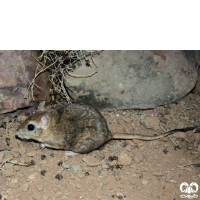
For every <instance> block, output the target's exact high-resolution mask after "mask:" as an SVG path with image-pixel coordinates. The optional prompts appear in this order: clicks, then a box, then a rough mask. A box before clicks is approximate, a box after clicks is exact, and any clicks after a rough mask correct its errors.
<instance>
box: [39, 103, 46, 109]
mask: <svg viewBox="0 0 200 200" xmlns="http://www.w3.org/2000/svg"><path fill="white" fill-rule="evenodd" d="M44 105H45V101H42V102H40V104H39V106H38V110H44Z"/></svg>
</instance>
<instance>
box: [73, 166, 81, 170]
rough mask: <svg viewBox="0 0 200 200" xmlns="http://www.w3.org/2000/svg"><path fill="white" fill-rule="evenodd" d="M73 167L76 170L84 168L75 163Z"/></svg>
mask: <svg viewBox="0 0 200 200" xmlns="http://www.w3.org/2000/svg"><path fill="white" fill-rule="evenodd" d="M72 169H73V170H74V171H81V170H82V169H81V167H80V166H79V165H74V166H72Z"/></svg>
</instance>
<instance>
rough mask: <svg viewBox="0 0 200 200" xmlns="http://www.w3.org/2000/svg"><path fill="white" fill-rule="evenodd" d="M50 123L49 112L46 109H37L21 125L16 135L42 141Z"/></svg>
mask: <svg viewBox="0 0 200 200" xmlns="http://www.w3.org/2000/svg"><path fill="white" fill-rule="evenodd" d="M48 125H49V114H48V113H47V112H46V111H37V112H36V113H34V114H33V115H32V116H31V117H29V118H28V119H26V120H25V121H24V122H23V123H22V124H21V125H20V126H19V128H18V129H17V131H16V133H15V135H16V136H17V137H19V138H21V139H34V140H37V141H39V142H42V140H43V139H42V138H43V134H45V130H47V129H48Z"/></svg>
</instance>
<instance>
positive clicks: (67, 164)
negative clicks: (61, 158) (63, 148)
mask: <svg viewBox="0 0 200 200" xmlns="http://www.w3.org/2000/svg"><path fill="white" fill-rule="evenodd" d="M62 167H63V168H64V169H70V168H71V165H70V164H69V163H68V162H67V161H65V162H63V163H62Z"/></svg>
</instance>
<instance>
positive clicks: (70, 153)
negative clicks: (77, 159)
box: [65, 151, 79, 156]
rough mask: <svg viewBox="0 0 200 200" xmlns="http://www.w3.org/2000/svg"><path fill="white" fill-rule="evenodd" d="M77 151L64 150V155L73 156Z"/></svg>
mask: <svg viewBox="0 0 200 200" xmlns="http://www.w3.org/2000/svg"><path fill="white" fill-rule="evenodd" d="M78 154H79V153H75V152H73V151H65V155H66V156H75V155H78Z"/></svg>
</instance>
